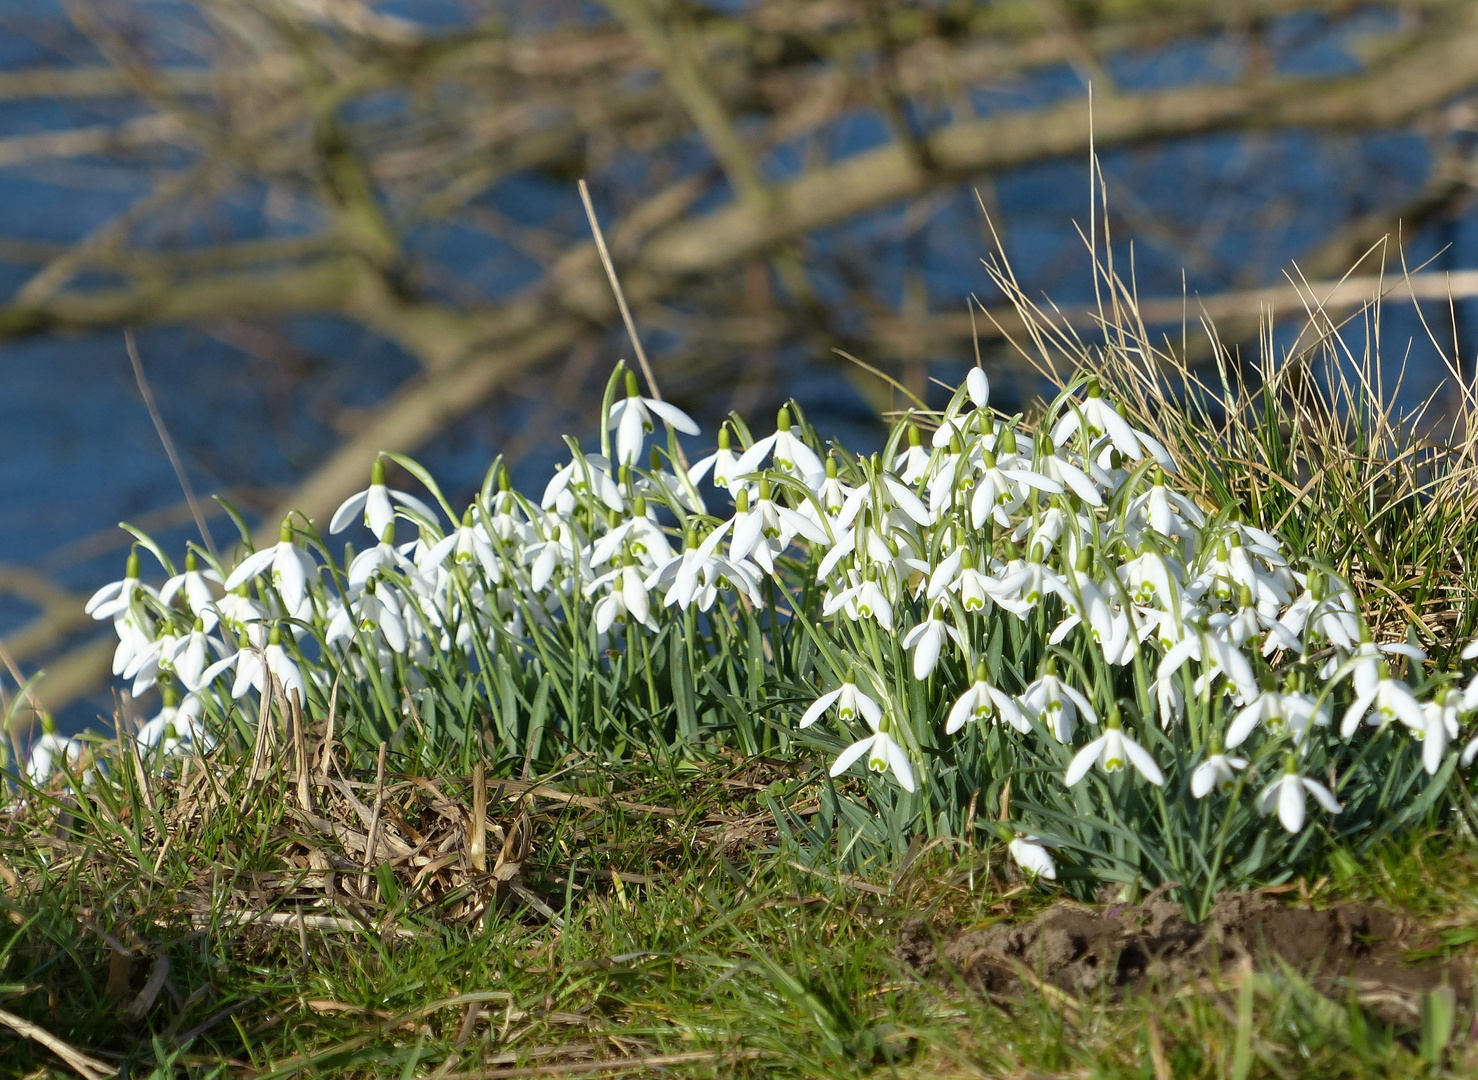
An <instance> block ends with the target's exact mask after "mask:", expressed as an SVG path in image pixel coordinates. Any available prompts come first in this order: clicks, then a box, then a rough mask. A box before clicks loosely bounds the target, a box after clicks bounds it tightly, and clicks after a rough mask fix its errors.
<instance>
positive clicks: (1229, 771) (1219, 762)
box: [1191, 736, 1247, 799]
mask: <svg viewBox="0 0 1478 1080" xmlns="http://www.w3.org/2000/svg"><path fill="white" fill-rule="evenodd" d="M1210 749H1211V753H1209V754H1207V755H1206V760H1205V761H1203V762H1201V764H1199V765H1197V766H1196V768H1195V769H1194V770H1193V771H1192V773H1191V795H1192V797H1194V798H1197V799H1204V798H1205V797H1206V796H1207V795H1210V794H1211V793H1212V792H1213V791H1215V792H1217V793H1218V794H1221V795H1226V794H1228V793H1229V792H1230V791H1231V790H1232V788H1233V787H1234V786H1235V785H1236V783H1237V772H1238V771H1239V770H1241V769H1245V768H1247V759H1246V758H1241V757H1228V756H1227V755H1226V754H1224V753H1222V751H1221V747H1220V745H1218V740H1217V739H1216V738H1215V736H1213V737H1212V739H1211V748H1210Z"/></svg>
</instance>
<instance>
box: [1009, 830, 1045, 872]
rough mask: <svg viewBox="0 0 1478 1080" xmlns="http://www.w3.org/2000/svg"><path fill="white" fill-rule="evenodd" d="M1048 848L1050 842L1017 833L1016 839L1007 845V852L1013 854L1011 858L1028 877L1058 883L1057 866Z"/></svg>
mask: <svg viewBox="0 0 1478 1080" xmlns="http://www.w3.org/2000/svg"><path fill="white" fill-rule="evenodd" d="M1048 846H1049V844H1048V842H1047V841H1045V840H1043V839H1042V838H1041V837H1038V836H1029V835H1027V834H1025V833H1017V834H1016V838H1015V839H1013V840H1012V841H1011V842H1010V843H1009V844H1007V845H1006V850H1007V851H1008V852H1010V853H1011V858H1012V859H1014V860H1015V862H1016V865H1017V866H1019V867H1021V869H1022V872H1023V873H1025V874H1026V876H1027V877H1033V878H1046V879H1047V880H1048V881H1056V880H1057V864H1056V863H1054V862H1053V861H1052V856H1051V855H1050V854H1048V852H1047V848H1048Z"/></svg>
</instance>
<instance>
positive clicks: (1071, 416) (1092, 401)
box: [1052, 379, 1145, 459]
mask: <svg viewBox="0 0 1478 1080" xmlns="http://www.w3.org/2000/svg"><path fill="white" fill-rule="evenodd" d="M1084 421H1086V422H1087V426H1088V441H1089V442H1090V443H1092V442H1094V441H1096V440H1097V439H1098V438H1099V437H1100V436H1104V435H1106V436H1108V439H1109V441H1110V442H1111V443H1112V444H1113V446H1114V448H1115V449H1117V450H1118V451H1119V452H1120V453H1121V454H1123V455H1124V456H1125V457H1126V458H1130V459H1137V458H1142V457H1144V456H1145V448H1144V446H1143V445H1142V444H1141V442H1140V433H1139V432H1137V431H1135V430H1134V429H1133V428H1132V427H1130V426H1129V422H1128V421H1127V420H1125V419H1124V418H1123V417H1122V416H1120V415H1119V414H1118V412H1117V411H1116V410H1115V409H1114V407H1113V405H1111V404H1109V403H1108V402H1107V401H1105V400H1104V397H1103V387H1102V386H1100V385H1099V383H1098V380H1097V379H1091V380H1089V382H1088V400H1087V401H1083V402H1075V403H1071V404H1070V405H1069V407H1068V408H1067V409H1066V410H1065V411H1064V412H1063V414H1062V418H1061V419H1060V420H1058V421H1057V423H1056V424H1055V425H1054V426H1053V428H1052V441H1053V442H1054V443H1057V444H1058V445H1059V446H1060V445H1062V444H1063V443H1065V442H1067V440H1068V439H1070V438H1072V437H1073V436H1074V435H1076V434H1077V433H1078V431H1079V429H1080V428H1081V426H1082V425H1083V422H1084Z"/></svg>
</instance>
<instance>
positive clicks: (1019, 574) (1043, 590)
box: [977, 551, 1076, 619]
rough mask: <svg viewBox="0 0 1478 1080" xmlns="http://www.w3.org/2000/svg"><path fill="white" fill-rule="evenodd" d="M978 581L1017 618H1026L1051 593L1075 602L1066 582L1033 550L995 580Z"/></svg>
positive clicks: (1070, 588)
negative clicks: (1026, 557)
mask: <svg viewBox="0 0 1478 1080" xmlns="http://www.w3.org/2000/svg"><path fill="white" fill-rule="evenodd" d="M977 577H979V576H978V575H977ZM979 580H980V587H981V589H982V590H983V591H985V592H988V593H989V594H990V597H991V599H992V600H994V601H995V602H996V603H997V604H1000V605H1001V607H1003V608H1005V609H1006V610H1007V611H1009V612H1011V613H1012V614H1013V615H1015V616H1016V617H1017V618H1019V619H1025V618H1027V616H1029V615H1030V614H1031V613H1032V612H1033V611H1035V610H1036V609H1037V607H1038V605H1040V604H1041V603H1042V601H1043V600H1045V599H1046V598H1047V596H1049V595H1051V594H1056V595H1058V596H1060V597H1062V598H1063V599H1064V600H1066V601H1068V602H1069V603H1076V597H1074V596H1073V592H1072V587H1071V586H1070V585H1068V583H1067V579H1066V578H1063V577H1062V576H1061V575H1059V574H1058V573H1057V572H1056V571H1054V570H1052V569H1051V568H1050V567H1048V566H1047V564H1046V563H1045V562H1043V561H1041V560H1040V559H1039V558H1037V552H1036V551H1033V552H1032V555H1031V557H1030V558H1028V559H1025V560H1022V561H1020V562H1016V563H1012V564H1011V565H1010V566H1008V567H1007V568H1006V570H1005V572H1004V573H1002V574H1001V575H1000V576H999V577H996V578H980V579H979Z"/></svg>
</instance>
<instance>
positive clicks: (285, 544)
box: [224, 521, 390, 618]
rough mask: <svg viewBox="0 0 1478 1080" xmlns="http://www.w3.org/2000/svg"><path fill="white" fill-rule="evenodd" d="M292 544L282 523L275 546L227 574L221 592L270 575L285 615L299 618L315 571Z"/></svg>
mask: <svg viewBox="0 0 1478 1080" xmlns="http://www.w3.org/2000/svg"><path fill="white" fill-rule="evenodd" d="M386 528H387V529H389V528H390V526H388V525H387V526H386ZM294 540H295V537H294V536H293V529H292V525H291V524H290V523H289V522H287V521H284V522H283V523H282V528H281V529H280V530H278V534H277V543H276V544H274V545H273V546H272V547H269V548H264V549H262V550H261V551H258V552H255V553H253V554H251V555H248V556H247V557H246V558H245V559H243V560H242V561H241V565H240V566H238V567H236V569H235V570H233V571H231V576H230V577H228V578H227V579H226V582H225V585H224V588H225V590H226V591H227V592H231V591H232V590H233V589H236V588H237V587H239V586H241V585H245V584H246V583H247V582H248V581H250V580H251V579H252V578H254V577H257V576H258V575H260V574H263V573H268V572H270V575H271V581H272V587H273V588H274V589H276V590H277V595H278V596H280V597H282V602H283V604H285V605H286V606H287V613H288V614H289V615H291V616H292V617H293V618H299V617H300V616H301V614H302V612H303V611H304V607H305V605H306V604H311V603H312V601H311V600H310V599H309V597H308V582H309V580H310V579H313V578H316V577H317V575H318V568H317V567H316V566H315V565H314V563H313V559H312V557H311V556H310V555H309V554H308V553H307V552H306V551H304V550H303V549H302V548H300V547H298V546H297V544H296V543H295V542H294Z"/></svg>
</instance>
